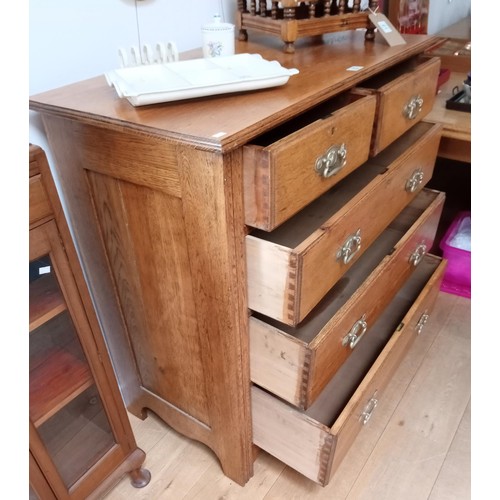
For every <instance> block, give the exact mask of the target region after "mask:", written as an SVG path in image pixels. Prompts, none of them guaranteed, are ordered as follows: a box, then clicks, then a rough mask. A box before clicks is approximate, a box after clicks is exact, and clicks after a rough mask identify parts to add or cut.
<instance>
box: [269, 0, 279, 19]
mask: <svg viewBox="0 0 500 500" xmlns="http://www.w3.org/2000/svg"><path fill="white" fill-rule="evenodd" d="M277 17H278V0H273V2H272V4H271V18H272V19H277Z"/></svg>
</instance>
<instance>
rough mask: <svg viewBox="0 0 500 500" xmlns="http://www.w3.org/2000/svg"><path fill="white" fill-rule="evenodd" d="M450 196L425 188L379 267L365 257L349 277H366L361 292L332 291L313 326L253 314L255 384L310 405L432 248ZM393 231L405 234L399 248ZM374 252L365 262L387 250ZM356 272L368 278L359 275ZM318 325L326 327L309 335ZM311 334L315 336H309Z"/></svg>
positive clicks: (388, 241)
mask: <svg viewBox="0 0 500 500" xmlns="http://www.w3.org/2000/svg"><path fill="white" fill-rule="evenodd" d="M444 200H445V195H444V193H439V192H436V191H431V190H424V191H423V192H422V193H421V194H420V195H419V196H418V197H417V198H416V199H415V200H414V202H412V203H411V204H410V205H409V206H408V207H407V208H406V209H405V210H403V212H402V213H401V214H400V215H399V216H398V218H397V219H396V220H395V221H393V222H392V223H391V225H390V226H389V228H388V229H387V230H386V231H385V232H384V234H383V235H382V236H381V237H380V238H381V239H384V241H383V242H381V244H380V246H381V247H382V252H385V253H386V256H385V257H383V258H382V260H381V261H380V263H379V264H378V265H376V267H375V268H374V269H373V271H370V269H372V267H373V265H368V264H365V263H364V262H361V261H360V264H361V265H362V267H361V269H360V268H359V266H355V267H354V268H353V269H351V271H350V272H349V273H348V274H347V279H348V281H349V282H354V283H357V282H359V281H361V285H360V286H359V287H358V288H357V289H355V290H352V289H351V288H347V289H343V288H342V287H339V291H338V292H337V291H332V293H331V294H329V296H330V295H331V297H332V300H331V301H330V302H331V304H328V305H324V306H322V307H321V309H320V311H319V312H318V313H314V314H313V318H312V319H311V320H310V321H309V325H306V326H304V327H303V328H299V329H289V330H285V329H283V328H281V329H280V328H277V327H276V326H273V325H272V324H268V323H266V322H265V321H263V320H260V319H258V318H256V317H251V318H250V329H249V330H250V368H251V378H252V382H254V383H255V384H257V385H259V386H261V387H264V388H265V389H267V390H269V391H271V392H272V393H273V394H275V395H277V396H279V397H280V398H282V399H284V400H286V401H288V402H290V403H292V404H293V405H295V406H297V407H298V408H301V409H307V408H308V407H309V406H310V405H311V404H312V403H313V402H314V401H315V399H316V398H317V396H318V395H319V393H320V392H321V391H322V390H323V388H324V387H325V386H326V384H327V383H328V381H329V380H330V379H331V377H332V376H333V375H334V374H335V373H336V371H337V370H338V369H339V368H340V366H341V365H342V363H343V362H344V361H345V360H346V359H347V358H348V357H349V356H350V355H351V353H353V352H354V350H355V349H356V348H358V346H359V345H360V344H361V342H362V339H361V335H366V336H368V335H370V327H371V325H372V324H374V323H375V321H376V320H377V319H378V317H379V316H380V314H381V313H382V311H383V310H384V309H385V307H386V306H387V305H388V304H389V302H390V301H391V300H392V299H393V298H394V296H395V295H396V293H397V292H398V290H399V289H400V288H401V286H402V285H403V283H405V281H406V280H407V279H408V277H409V276H410V275H411V273H412V272H413V271H414V270H415V269H416V267H417V266H418V264H419V263H420V262H421V260H422V258H423V257H424V255H425V254H426V252H427V250H428V249H430V248H431V247H432V244H433V242H434V238H435V234H436V230H437V227H438V223H439V219H440V216H441V212H442V209H443V205H444ZM407 228H409V229H407ZM386 233H388V234H387V236H386ZM392 234H396V235H397V237H399V235H402V236H401V238H400V239H399V241H397V242H396V244H395V245H394V246H393V241H394V237H393V236H392ZM369 253H372V254H373V257H371V255H367V256H366V259H364V260H367V261H368V262H370V260H371V261H373V260H375V261H376V259H377V258H378V255H379V254H380V253H381V252H380V251H379V250H377V251H375V252H373V251H372V249H370V250H369V251H368V254H369ZM365 268H368V271H365ZM356 273H357V274H361V273H362V276H363V277H362V278H361V279H357V276H356ZM365 276H366V277H365ZM342 294H346V299H345V301H344V302H340V304H339V305H338V306H337V305H336V304H335V300H339V299H338V297H339V296H340V295H342ZM347 296H349V297H347ZM327 299H328V297H327ZM323 311H325V313H327V314H325V313H324V312H323ZM330 311H331V314H332V316H331V318H330V319H329V320H327V321H326V322H325V320H322V316H326V317H328V314H329V313H330ZM313 324H319V325H320V326H318V328H317V329H315V330H313V333H308V329H309V328H311V326H310V325H313ZM363 328H366V330H363ZM304 332H305V333H304ZM349 333H351V336H350V337H349ZM353 335H354V337H353ZM358 337H359V338H358ZM307 338H311V340H310V341H306V340H304V339H307ZM299 339H301V340H299ZM345 339H346V340H345Z"/></svg>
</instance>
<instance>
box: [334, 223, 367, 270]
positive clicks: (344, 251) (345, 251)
mask: <svg viewBox="0 0 500 500" xmlns="http://www.w3.org/2000/svg"><path fill="white" fill-rule="evenodd" d="M360 248H361V229H358V230H357V231H356V232H355V233H354V234H352V235H351V236H349V237H348V238H347V240H345V242H344V244H343V245H342V247H341V248H340V250H339V251H338V252H337V260H342V262H343V263H344V264H347V263H348V262H349V261H350V260H351V259H352V258H353V257H354V256H355V255H356V253H358V252H359V249H360Z"/></svg>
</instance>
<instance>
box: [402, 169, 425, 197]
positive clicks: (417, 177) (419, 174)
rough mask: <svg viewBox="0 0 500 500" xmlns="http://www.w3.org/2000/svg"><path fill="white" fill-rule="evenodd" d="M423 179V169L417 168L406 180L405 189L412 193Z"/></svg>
mask: <svg viewBox="0 0 500 500" xmlns="http://www.w3.org/2000/svg"><path fill="white" fill-rule="evenodd" d="M423 180H424V171H423V170H422V169H421V168H417V170H414V171H413V173H412V174H411V177H410V178H409V179H408V180H407V181H406V185H405V189H406V191H408V192H409V193H414V192H415V191H416V190H417V188H418V186H420V184H422V182H423Z"/></svg>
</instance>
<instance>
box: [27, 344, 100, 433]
mask: <svg viewBox="0 0 500 500" xmlns="http://www.w3.org/2000/svg"><path fill="white" fill-rule="evenodd" d="M35 365H36V367H35V368H34V369H32V370H30V381H29V383H30V418H31V421H32V422H33V424H34V425H35V427H39V426H40V425H42V424H43V423H44V422H46V421H47V420H48V419H49V418H50V417H51V416H53V415H54V414H55V413H57V411H59V410H60V409H61V408H62V407H64V406H65V405H66V404H67V403H68V402H70V401H71V400H73V399H74V398H76V397H77V396H78V395H79V394H81V393H82V392H83V391H84V390H86V389H87V388H89V387H90V386H91V385H92V384H93V379H92V375H91V373H90V370H89V368H88V366H87V363H86V362H84V361H81V360H80V359H78V358H77V357H76V356H75V355H73V354H71V353H70V352H68V351H65V350H62V349H54V350H52V351H51V352H50V353H49V354H48V355H47V356H46V358H45V359H44V361H43V362H42V363H36V364H35Z"/></svg>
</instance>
